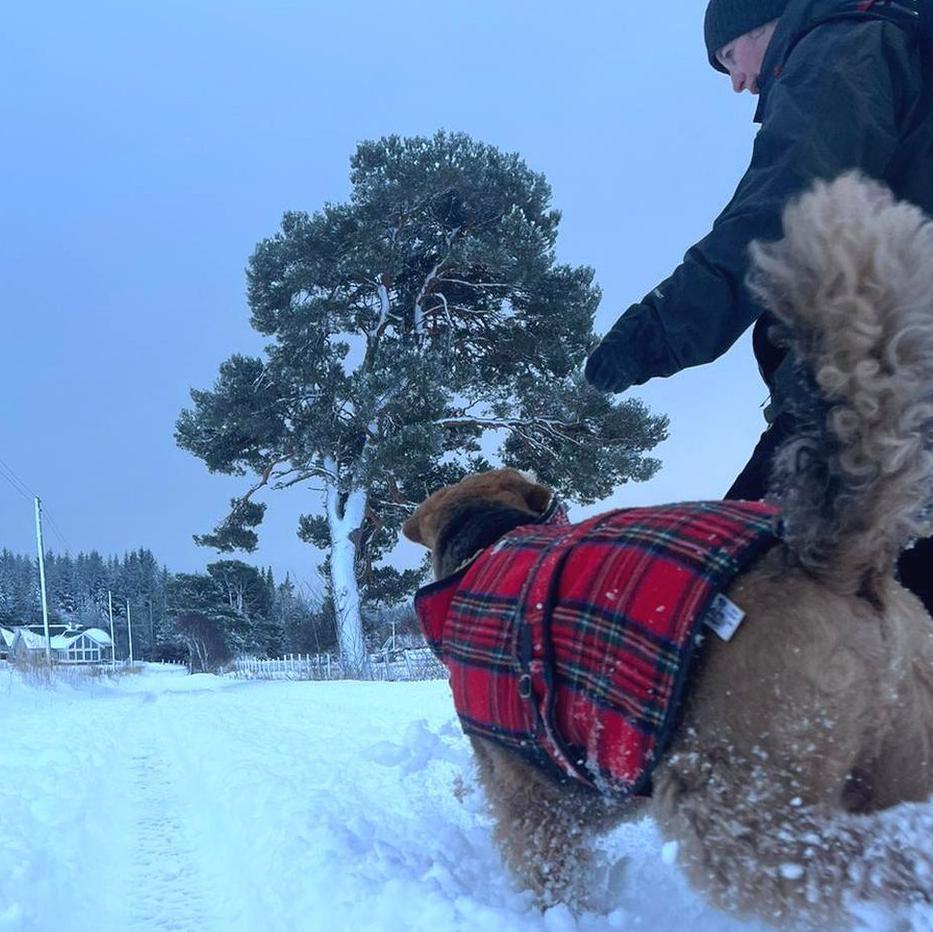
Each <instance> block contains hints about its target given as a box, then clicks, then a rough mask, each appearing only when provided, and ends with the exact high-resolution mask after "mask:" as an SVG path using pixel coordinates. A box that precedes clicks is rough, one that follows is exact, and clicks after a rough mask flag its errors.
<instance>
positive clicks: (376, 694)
mask: <svg viewBox="0 0 933 932" xmlns="http://www.w3.org/2000/svg"><path fill="white" fill-rule="evenodd" d="M0 711H2V713H3V715H2V721H3V723H4V734H3V742H2V745H0V749H2V750H0V930H67V932H84V930H88V932H90V930H95V932H110V930H119V932H123V930H128V932H130V930H139V932H144V930H145V932H149V930H205V932H213V930H217V932H221V930H223V932H231V930H257V932H258V930H263V932H264V930H279V929H281V930H325V929H326V930H329V932H333V930H337V932H342V930H347V932H350V930H354V932H356V930H380V932H381V930H386V932H388V930H392V932H394V930H400V932H401V930H425V932H427V930H430V932H453V930H470V932H487V930H488V932H502V930H516V932H525V930H528V932H531V930H546V932H596V930H607V929H651V930H657V932H665V930H674V929H677V930H680V929H682V928H685V927H687V928H690V929H691V930H699V932H713V930H715V932H728V930H732V929H751V928H755V927H753V926H749V925H741V924H738V923H734V922H732V921H730V920H728V919H726V918H725V917H723V916H722V915H720V914H718V913H716V912H715V911H713V910H711V909H709V908H708V907H706V906H705V905H704V904H703V903H702V902H700V901H699V900H698V899H697V898H696V897H694V896H693V895H692V894H691V893H690V892H689V891H688V890H687V889H686V887H685V885H684V883H683V881H682V879H681V877H680V875H679V874H678V873H677V871H676V869H675V868H673V867H671V866H670V865H668V864H667V863H666V862H665V859H664V858H663V857H662V852H661V845H660V841H659V839H658V838H657V836H656V834H655V832H654V830H653V828H652V827H651V825H650V824H649V823H640V824H636V825H632V826H626V827H623V828H621V829H619V830H618V831H617V832H615V833H614V834H613V835H612V836H611V837H610V838H609V839H608V841H607V844H606V858H607V865H608V867H609V869H607V870H604V871H602V872H601V874H600V876H598V877H595V878H594V886H595V888H596V889H597V890H601V891H602V893H603V895H604V897H605V900H606V908H605V910H603V911H601V912H599V913H584V914H582V915H574V914H572V913H571V912H570V911H568V910H567V909H566V908H563V907H558V908H556V909H554V910H551V911H550V912H549V913H548V914H546V915H544V916H542V915H541V914H540V913H538V912H536V911H535V910H534V909H533V908H532V907H531V904H530V900H529V897H528V895H527V894H526V893H523V892H521V891H518V890H516V889H514V888H513V886H512V884H511V883H510V882H509V879H508V878H507V877H506V876H505V875H504V873H503V869H502V866H501V864H500V862H499V859H498V857H497V855H496V852H495V850H494V849H493V847H492V844H491V839H490V831H489V824H488V821H487V819H486V817H485V815H484V813H483V806H482V799H481V796H480V794H479V792H478V791H477V790H476V788H475V785H474V783H473V773H472V767H471V762H470V755H469V749H468V745H467V742H466V741H465V739H464V738H463V735H462V734H461V732H460V729H459V727H458V726H457V724H456V721H455V718H454V716H453V711H452V707H451V704H450V700H449V697H448V692H447V687H446V684H445V683H414V684H380V683H307V682H297V683H270V682H237V681H223V680H218V679H216V678H213V677H206V676H195V677H188V676H186V675H184V673H181V672H165V671H160V670H159V669H158V668H149V669H148V670H147V671H146V672H145V673H143V674H142V675H140V676H135V677H127V678H123V679H122V680H120V681H119V682H117V683H110V682H108V681H106V680H104V681H99V682H96V683H94V684H86V685H85V686H82V687H81V688H80V689H72V688H68V687H63V686H60V687H58V688H57V689H56V690H52V691H49V690H38V689H35V688H32V687H28V686H26V685H24V684H23V683H22V682H21V681H20V680H19V679H18V677H16V676H14V675H11V674H9V673H7V672H0Z"/></svg>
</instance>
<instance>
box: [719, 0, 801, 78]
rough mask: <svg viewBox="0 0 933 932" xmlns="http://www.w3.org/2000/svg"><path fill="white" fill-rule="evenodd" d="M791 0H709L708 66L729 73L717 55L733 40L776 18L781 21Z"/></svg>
mask: <svg viewBox="0 0 933 932" xmlns="http://www.w3.org/2000/svg"><path fill="white" fill-rule="evenodd" d="M789 2H790V0H710V3H709V6H708V7H707V8H706V22H705V23H704V25H703V31H704V32H705V34H706V51H707V54H708V55H709V63H710V64H711V65H712V66H713V67H714V68H715V69H716V70H717V71H722V72H723V73H724V74H727V73H728V72H727V71H726V69H725V68H723V66H722V65H720V64H719V62H718V61H717V60H716V53H717V52H718V51H719V50H720V49H721V48H722V47H723V46H724V45H728V44H729V43H730V42H731V41H732V40H733V39H738V37H739V36H744V35H745V33H746V32H751V31H752V30H753V29H757V28H758V27H759V26H764V24H765V23H770V22H771V20H773V19H778V18H779V17H780V15H781V14H782V13H783V12H784V10H785V9H786V7H787V4H788V3H789Z"/></svg>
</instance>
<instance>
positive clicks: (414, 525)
mask: <svg viewBox="0 0 933 932" xmlns="http://www.w3.org/2000/svg"><path fill="white" fill-rule="evenodd" d="M420 511H421V509H420V508H419V509H416V510H415V513H414V514H413V515H412V516H411V517H410V518H409V519H408V520H407V521H406V522H405V523H404V524H403V525H402V533H403V534H404V535H405V536H406V537H407V538H408V539H409V540H410V541H414V542H415V543H416V544H424V540H423V539H422V537H421V515H420V514H419V512H420Z"/></svg>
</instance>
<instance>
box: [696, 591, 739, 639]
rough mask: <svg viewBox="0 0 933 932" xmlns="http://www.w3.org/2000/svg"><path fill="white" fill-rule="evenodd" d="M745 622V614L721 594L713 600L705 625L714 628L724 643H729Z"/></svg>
mask: <svg viewBox="0 0 933 932" xmlns="http://www.w3.org/2000/svg"><path fill="white" fill-rule="evenodd" d="M744 620H745V612H743V611H742V609H740V608H739V607H738V605H736V604H735V602H732V601H730V600H729V599H727V598H726V597H725V596H724V595H722V594H720V595H717V596H716V598H715V599H713V604H712V605H710V607H709V611H708V612H707V613H706V617H705V618H704V619H703V624H705V625H706V626H707V627H709V628H712V629H713V630H714V631H715V632H716V633H717V634H718V635H719V636H720V637H721V638H722V639H723V640H724V641H729V640H731V639H732V635H733V634H735V632H736V631H738V630H739V625H740V624H742V622H743V621H744Z"/></svg>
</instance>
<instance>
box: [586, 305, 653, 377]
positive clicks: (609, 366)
mask: <svg viewBox="0 0 933 932" xmlns="http://www.w3.org/2000/svg"><path fill="white" fill-rule="evenodd" d="M624 320H625V317H624V316H623V317H621V318H620V319H619V320H618V321H617V322H616V324H615V326H614V327H613V328H612V330H610V331H609V333H607V334H606V335H605V336H604V337H603V341H602V343H600V344H599V346H597V347H596V349H594V350H593V352H592V353H591V354H590V357H589V359H587V361H586V368H585V369H584V370H583V377H584V378H585V379H586V381H587V382H589V383H590V385H592V386H593V388H597V389H599V390H600V391H601V392H624V391H625V390H626V389H627V388H631V387H632V385H634V384H635V382H636V381H638V374H639V373H638V367H637V364H636V362H635V360H634V359H633V358H632V353H633V351H634V350H635V347H634V346H633V345H632V342H631V340H630V336H631V335H630V334H628V333H627V332H626V331H627V330H628V327H626V326H625V324H624V323H623V321H624Z"/></svg>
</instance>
